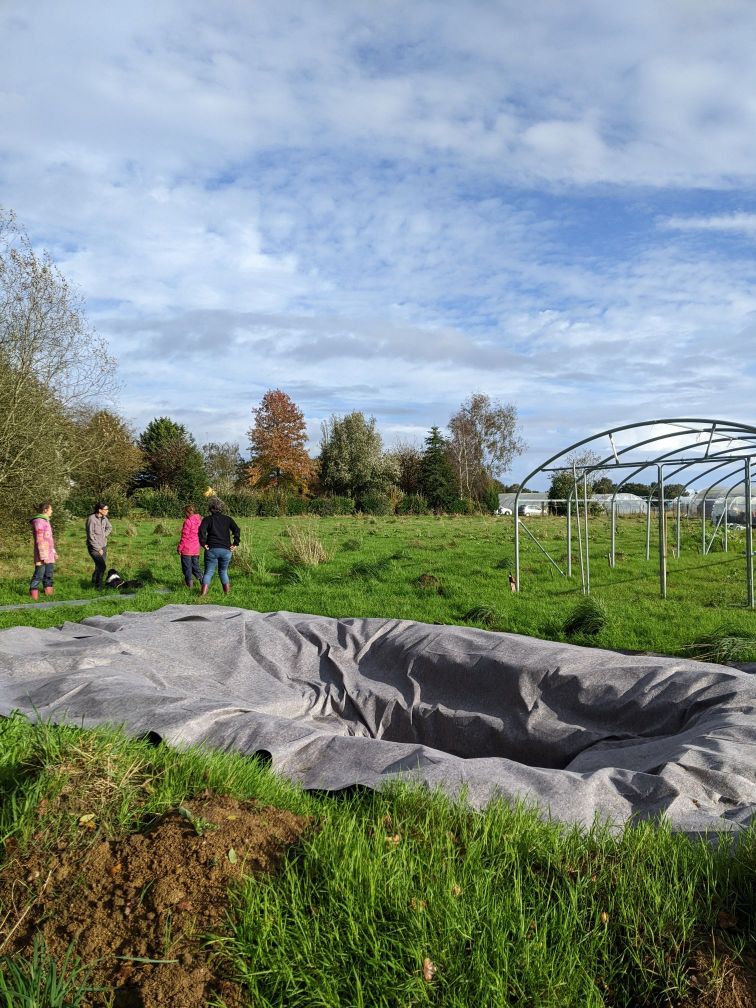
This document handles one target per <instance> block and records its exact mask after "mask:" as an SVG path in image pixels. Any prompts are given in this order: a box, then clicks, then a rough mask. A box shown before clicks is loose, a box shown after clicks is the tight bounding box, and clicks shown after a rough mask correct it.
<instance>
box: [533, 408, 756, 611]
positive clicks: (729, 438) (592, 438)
mask: <svg viewBox="0 0 756 1008" xmlns="http://www.w3.org/2000/svg"><path fill="white" fill-rule="evenodd" d="M691 425H693V426H691ZM658 427H672V428H674V429H673V430H671V431H669V432H668V433H661V434H660V433H656V434H654V435H653V436H652V437H641V436H640V434H641V432H643V433H646V432H647V430H648V429H649V428H652V429H653V428H658ZM627 431H633V432H637V435H638V436H639V439H638V440H634V441H633V442H632V443H631V444H629V445H625V446H624V447H622V448H621V449H619V450H618V449H617V447H616V446H615V442H614V436H615V435H617V434H620V433H623V432H627ZM687 435H690V437H689V438H688V439H687V440H686V436H687ZM707 437H708V440H706V444H705V451H704V453H703V455H699V456H694V457H692V458H688V457H686V453H688V452H692V451H694V450H695V449H696V448H701V447H702V439H706V438H707ZM604 438H607V439H608V441H609V446H610V448H611V451H610V454H609V455H607V456H606V457H604V458H603V459H601V460H600V461H599V462H596V463H592V464H590V465H585V466H577V465H576V464H575V462H574V460H573V462H572V465H571V466H569V465H567V466H565V465H564V464H562V465H558V464H557V465H554V464H553V463H555V462H558V461H559V460H562V461H563V462H564V461H566V460H567V457H568V456H570V455H571V454H572V453H573V452H575V451H576V450H577V449H578V448H583V447H586V446H590V445H591V443H598V442H600V441H601V440H603V439H604ZM670 438H675V439H678V440H679V439H683V444H677V445H676V447H675V448H673V449H671V450H670V451H659V450H658V449H657V450H656V452H654V451H653V450H652V449H650V448H647V446H653V445H658V444H659V442H664V441H667V440H669V439H670ZM725 442H726V445H727V447H725V448H719V447H718V446H720V445H722V444H723V443H725ZM733 442H735V443H736V446H735V447H734V448H733V447H732V445H733ZM715 446H717V450H716V451H714V452H712V448H713V447H715ZM644 448H646V449H647V450H646V455H647V456H648V455H649V454H650V457H644V458H642V459H641V458H636V459H634V460H633V461H630V459H629V457H628V458H625V457H626V456H629V453H633V452H636V451H639V450H640V449H644ZM754 456H756V427H753V426H751V425H749V424H742V423H735V422H733V421H730V420H715V419H711V418H700V417H672V418H669V417H667V418H663V419H658V420H643V421H640V422H636V423H630V424H622V425H620V426H616V427H611V428H609V429H607V430H603V431H600V432H599V433H597V434H591V435H589V436H588V437H585V438H582V439H581V440H580V441H575V442H574V443H573V444H571V445H569V446H568V447H567V448H564V449H562V450H561V451H559V452H557V453H556V454H554V455H552V456H551V457H550V458H548V459H546V461H545V462H542V463H541V464H540V465H539V466H537V467H536V468H535V469H534V470H533V471H532V472H530V473H528V475H527V476H526V477H525V478H524V479H523V480H522V481H521V483H520V488H519V489H518V490H517V492H516V494H515V499H514V506H513V512H514V515H513V517H514V568H515V569H514V589H515V591H517V592H519V591H521V587H522V585H521V573H520V526H521V524H522V528H524V529H525V531H526V532H527V533H528V535H529V536H530V537H531V538H532V539H533V540H534V541H535V543H536V545H537V546H538V548H539V549H540V550H541V552H542V553H545V554H546V557H547V558H548V560H549V561H550V562H551V563H552V564H553V565H554V566H555V567H556V568H557V570H559V571H560V573H563V572H562V571H561V568H559V566H558V564H557V563H556V561H555V560H554V559H553V558H552V557H551V556H550V554H549V553H548V551H547V550H545V549H544V547H543V546H542V545H541V544H540V543H539V542H538V540H537V539H536V537H535V536H534V535H533V533H532V532H531V531H530V529H528V528H527V527H526V525H525V524H524V523H521V521H520V513H519V504H520V496H521V494H522V493H523V492H524V491H523V489H522V488H523V487H526V486H527V485H528V483H529V482H530V481H531V480H532V479H533V478H534V477H536V476H538V475H539V474H540V473H554V472H565V471H569V469H570V468H571V469H572V474H573V488H572V490H571V491H570V494H569V497H568V500H567V555H568V572H567V575H566V576H571V573H572V553H571V549H572V544H571V521H572V500H573V496H574V500H575V516H576V520H577V529H578V538H579V545H580V571H581V584H582V590H583V593H584V594H590V560H589V541H590V540H589V524H588V511H589V506H588V505H589V498H588V474H589V473H592V472H598V471H602V472H607V471H617V470H623V469H630V470H632V471H631V472H628V473H627V475H625V476H623V478H622V479H621V480H619V481H618V482H617V485H616V487H615V490H614V493H613V495H612V500H611V531H612V545H611V552H610V564H611V565H613V564H614V558H615V550H614V543H615V530H616V498H617V493H618V492H619V491H620V490H621V488H622V486H623V484H625V483H626V482H627V481H628V480H630V479H631V478H632V477H633V476H637V475H638V474H639V473H641V472H644V471H645V470H646V469H649V468H655V469H656V502H657V507H658V521H659V537H658V550H659V594H660V595H661V597H662V598H666V597H667V523H666V501H665V497H664V481H665V468H668V467H672V466H676V467H677V468H674V469H673V471H672V472H671V473H669V474H668V475H676V474H677V473H679V472H682V471H683V470H686V469H690V468H691V467H696V469H697V474H696V475H695V476H693V477H692V478H691V479H690V480H688V482H687V483H686V484H685V488H686V489H687V487H688V486H689V485H690V484H691V483H693V482H696V481H697V480H700V479H701V478H702V476H703V475H706V474H707V473H712V472H714V471H715V470H719V469H722V468H723V467H725V466H727V465H729V464H732V465H733V466H735V467H739V466H741V465H742V468H743V480H742V482H743V485H744V492H745V512H746V516H747V520H746V534H745V581H746V605H747V606H748V608H749V609H753V608H754V607H755V605H754V576H753V496H752V481H751V466H752V460H753V457H754ZM578 474H579V475H578ZM733 476H734V471H731V472H728V473H727V474H726V475H725V476H723V477H721V478H720V479H719V480H718V481H717V482H715V483H712V484H711V486H710V487H709V490H707V491H706V493H707V494H708V493H709V492H710V491H711V490H712V489H713V488H714V487H716V486H719V485H720V484H721V483H723V482H725V481H727V480H729V479H731V478H732V477H733ZM579 481H580V482H582V497H583V526H582V527H581V522H580V493H579ZM730 492H731V491H727V494H728V495H729V493H730ZM651 501H652V497H651V496H649V498H648V501H647V505H646V526H647V530H646V559H649V558H650V553H649V550H650V521H651ZM720 521H721V519H720ZM725 521H726V519H725ZM718 527H719V526H718V525H717V528H715V530H714V532H713V533H712V540H711V541H712V542H713V537H714V535H715V534H716V532H717V530H718ZM725 535H726V524H725ZM583 538H584V539H585V556H584V554H583ZM679 543H680V499H679V495H678V498H677V544H678V556H679ZM702 543H703V548H704V552H705V553H706V552H708V549H707V548H706V496H704V498H703V502H702ZM710 545H711V543H710V544H709V548H710Z"/></svg>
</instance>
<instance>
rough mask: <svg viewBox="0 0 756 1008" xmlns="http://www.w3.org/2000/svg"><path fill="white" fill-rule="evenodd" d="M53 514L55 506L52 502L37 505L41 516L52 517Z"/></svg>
mask: <svg viewBox="0 0 756 1008" xmlns="http://www.w3.org/2000/svg"><path fill="white" fill-rule="evenodd" d="M52 512H53V506H52V504H51V503H50V501H42V503H41V504H37V514H41V515H51V514H52Z"/></svg>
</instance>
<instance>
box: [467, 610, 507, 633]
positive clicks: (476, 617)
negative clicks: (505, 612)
mask: <svg viewBox="0 0 756 1008" xmlns="http://www.w3.org/2000/svg"><path fill="white" fill-rule="evenodd" d="M462 619H464V620H465V622H467V623H477V624H478V625H479V626H482V627H485V628H486V629H487V630H492V629H493V628H494V627H495V626H497V625H498V623H499V614H498V613H497V612H496V610H495V609H494V608H493V607H492V606H488V605H478V606H473V607H472V609H468V610H467V612H466V613H465V615H464V616H463V617H462Z"/></svg>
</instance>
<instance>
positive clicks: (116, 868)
mask: <svg viewBox="0 0 756 1008" xmlns="http://www.w3.org/2000/svg"><path fill="white" fill-rule="evenodd" d="M122 870H123V866H122V865H121V862H120V861H116V863H115V864H113V865H111V866H110V868H108V871H109V872H110V874H111V875H112V876H113V877H115V876H116V875H119V874H120V873H121V871H122Z"/></svg>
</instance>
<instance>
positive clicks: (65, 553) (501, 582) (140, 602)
mask: <svg viewBox="0 0 756 1008" xmlns="http://www.w3.org/2000/svg"><path fill="white" fill-rule="evenodd" d="M155 524H156V523H155V520H154V519H142V520H139V519H136V518H132V519H130V520H129V522H128V523H127V522H125V521H118V520H115V521H114V527H115V531H114V534H113V536H112V538H111V543H110V549H109V562H110V563H111V564H112V565H113V566H115V567H117V568H118V569H119V570H120V571H121V573H122V574H124V575H126V576H128V577H136V578H141V579H142V580H144V581H145V588H144V589H143V590H141V591H140V592H139V593H138V594H137V597H136V598H135V599H133V600H120V599H118V598H117V596H114V595H111V594H109V593H97V592H95V591H94V590H93V589H92V587H91V585H90V584H89V576H90V572H91V562H90V560H89V557H88V555H87V553H86V550H85V548H84V543H83V537H82V528H80V527H79V525H78V524H76V525H72V526H70V527H69V528H68V529H66V530H64V531H59V532H58V542H59V547H58V548H59V553H60V560H59V563H58V569H57V572H56V598H63V599H64V598H69V599H86V600H87V605H86V606H82V607H73V608H67V607H65V608H60V609H52V610H47V611H44V610H38V611H37V612H34V611H29V610H27V611H22V612H14V613H0V627H2V626H13V625H16V624H25V625H33V626H55V625H58V624H60V623H62V622H63V621H64V620H70V621H77V620H80V619H82V618H83V617H84V616H86V615H90V614H92V613H95V612H102V613H105V614H108V613H118V612H122V611H123V610H125V609H132V610H133V609H136V610H142V611H144V610H149V609H156V608H158V607H160V606H162V605H165V604H167V603H172V602H181V603H194V602H197V601H198V599H197V594H196V593H193V592H191V591H189V590H187V589H186V588H184V587H183V582H182V578H181V573H180V568H179V561H178V557H177V555H176V552H175V548H176V547H175V543H176V541H177V539H178V531H179V527H180V522H179V521H170V520H169V519H164V520H163V521H162V522H161V524H162V525H163V526H164V527H165V528H166V529H167V530H168V531H169V532H170V533H172V534H169V535H161V536H155V534H154V529H155ZM240 525H241V527H242V542H243V545H244V554H243V556H241V557H240V558H239V563H238V564H234V565H232V568H231V580H232V584H233V592H232V594H231V595H230V596H228V597H227V598H226V597H225V596H223V595H222V594H221V592H220V586H219V584H218V581H217V579H216V581H215V583H214V585H213V587H212V588H211V592H210V596H209V601H211V602H215V603H221V604H228V605H240V606H246V607H248V608H251V609H257V610H260V611H264V612H267V611H276V610H288V611H293V612H310V613H316V614H321V615H325V616H337V617H338V616H363V617H386V616H388V617H394V618H397V619H410V620H420V621H423V622H428V623H446V624H458V623H465V622H468V623H473V624H475V625H480V626H483V627H485V626H486V625H491V623H490V619H489V620H486V619H480V620H476V618H475V616H474V615H469V614H474V613H475V612H476V611H477V612H479V613H481V614H486V613H488V614H490V613H495V614H496V620H495V626H496V628H497V629H501V630H509V631H512V632H515V633H521V634H528V635H530V636H535V637H541V638H549V639H556V640H569V639H570V638H569V635H568V634H567V632H566V631H565V623H566V621H567V620H568V617H569V616H570V615H571V613H572V612H573V610H574V608H575V605H576V603H577V602H578V601H580V600H581V598H582V593H581V588H580V578H579V567H578V562H577V554H575V557H574V558H573V571H574V576H573V577H572V578H566V577H561V576H560V575H559V574H558V573H557V571H556V570H554V568H553V567H552V566H551V565H550V564H549V562H548V561H547V560H546V558H545V557H544V556H543V555H542V553H541V552H540V551H539V550H538V547H537V546H536V545H535V543H533V542H532V541H531V540H530V539H529V538H528V537H527V536H523V537H522V540H521V546H522V556H521V587H522V591H521V592H519V593H517V594H513V593H511V592H510V591H509V586H508V583H507V574H508V572H509V570H511V569H512V565H511V559H512V519H511V518H507V517H498V518H493V517H491V518H486V517H465V518H461V517H442V518H437V517H403V518H397V517H386V518H370V519H367V518H362V517H342V518H327V519H313V518H312V517H306V518H302V519H297V518H283V519H276V518H267V519H241V520H240ZM129 526H131V528H130V527H129ZM528 527H529V528H530V529H531V530H532V531H533V533H534V534H535V535H536V536H537V537H538V539H539V541H540V542H541V544H542V545H543V546H544V548H546V549H547V550H548V551H549V552H550V553H551V555H552V556H553V557H554V558H555V560H556V561H557V563H559V565H560V566H561V567H562V569H563V570H565V569H566V545H565V522H564V519H557V518H545V519H531V520H529V522H528ZM292 529H294V530H297V529H300V530H301V531H302V532H303V533H305V534H306V533H307V532H311V533H312V534H313V535H314V536H315V537H316V538H317V539H318V540H319V542H320V543H322V546H323V548H324V551H325V554H326V557H327V559H326V560H325V561H324V562H321V563H319V564H318V565H317V566H312V567H308V568H307V573H306V575H301V574H297V573H294V572H292V570H291V568H292V567H293V566H297V565H296V564H292V562H291V561H292V559H293V558H292V557H291V556H290V555H289V554H290V553H291V548H292V539H291V530H292ZM134 530H136V534H127V533H132V532H133V531H134ZM654 534H655V530H654ZM669 538H670V542H671V541H672V539H673V535H672V526H671V525H670V535H669ZM574 550H575V551H576V550H577V544H576V543H575V544H574ZM608 550H609V528H608V523H607V521H606V520H605V519H602V518H596V519H592V520H591V590H592V595H591V597H592V598H595V599H597V600H598V601H599V602H600V603H601V604H603V605H604V607H605V608H606V611H607V619H606V622H605V624H604V625H603V627H602V628H601V629H600V630H599V631H598V632H597V633H595V634H593V636H592V637H591V638H590V639H591V642H592V643H593V644H594V645H595V646H597V647H607V648H621V649H628V650H638V651H645V650H651V651H659V652H663V653H668V654H680V655H689V654H690V652H689V651H688V650H687V648H688V647H689V646H690V645H691V644H693V643H694V641H695V640H696V639H697V638H698V637H701V636H703V635H705V634H709V633H714V632H715V631H716V630H717V629H718V628H721V626H722V624H723V619H724V618H725V615H726V622H727V626H728V628H729V629H730V630H731V631H732V634H733V635H736V634H742V635H747V634H748V633H753V632H754V629H755V621H754V614H753V613H752V612H751V611H749V610H747V609H746V608H745V604H744V603H745V593H746V589H745V561H744V537H743V535H742V533H736V532H733V533H732V535H731V536H730V550H729V552H728V553H721V552H720V553H717V554H709V555H707V556H704V555H702V553H701V545H700V526H699V525H698V523H696V522H692V521H691V522H690V523H689V524H687V525H686V526H685V529H684V531H683V538H682V551H681V556H680V557H679V558H675V557H672V556H670V558H669V559H668V597H667V598H666V599H661V598H660V597H659V584H658V558H657V557H656V556H655V552H654V551H655V539H654V540H652V547H651V559H650V560H648V561H647V560H645V522H644V520H643V519H635V518H623V519H620V521H619V526H618V534H617V550H618V553H619V554H620V555H621V557H622V559H621V560H620V561H619V562H618V564H617V566H616V567H615V568H610V567H609V566H608V563H607V554H608ZM30 552H31V551H30V547H29V544H28V543H26V542H22V543H17V544H14V543H11V544H6V549H5V554H4V555H3V556H2V563H3V571H4V574H5V576H4V578H3V580H2V583H0V605H3V604H5V605H7V604H12V603H14V602H28V601H29V599H28V581H29V577H30V562H29V557H30ZM429 585H434V586H435V589H434V590H429V587H428V586H429ZM439 586H442V588H443V590H438V589H439ZM157 588H168V589H171V591H170V593H169V594H160V593H158V592H157V591H156V589H157ZM749 659H750V660H756V644H754V645H753V646H751V647H750V649H749V648H748V647H746V649H745V652H743V651H742V649H741V652H740V660H749Z"/></svg>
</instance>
